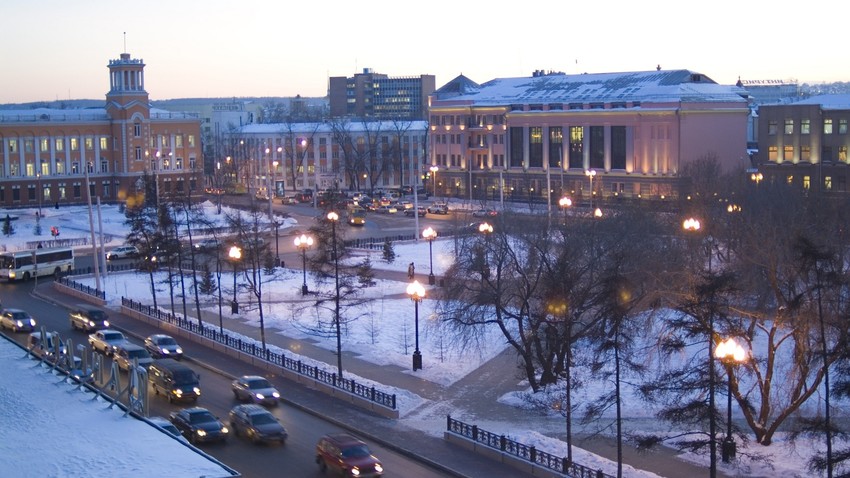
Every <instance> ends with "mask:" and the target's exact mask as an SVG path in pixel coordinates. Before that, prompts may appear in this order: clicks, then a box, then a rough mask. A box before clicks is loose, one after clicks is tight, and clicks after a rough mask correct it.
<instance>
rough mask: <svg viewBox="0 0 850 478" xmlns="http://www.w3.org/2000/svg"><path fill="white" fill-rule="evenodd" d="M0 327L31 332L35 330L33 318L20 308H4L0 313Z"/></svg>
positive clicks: (13, 330)
mask: <svg viewBox="0 0 850 478" xmlns="http://www.w3.org/2000/svg"><path fill="white" fill-rule="evenodd" d="M0 328H4V329H9V330H11V331H12V332H32V331H33V330H35V319H33V318H32V316H31V315H30V314H29V312H27V311H24V310H21V309H5V310H3V313H2V314H0Z"/></svg>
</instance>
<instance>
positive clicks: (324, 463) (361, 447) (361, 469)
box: [316, 433, 384, 478]
mask: <svg viewBox="0 0 850 478" xmlns="http://www.w3.org/2000/svg"><path fill="white" fill-rule="evenodd" d="M316 464H318V465H319V468H320V469H321V470H322V471H326V470H327V469H328V468H331V469H333V470H334V471H336V472H338V473H340V474H341V475H342V476H352V477H353V476H356V477H359V478H365V477H374V476H381V475H383V474H384V467H383V466H382V465H381V462H380V461H379V460H378V459H377V458H375V456H374V455H372V452H371V451H370V450H369V446H368V445H366V444H365V443H363V442H362V441H360V440H358V439H357V438H354V437H353V436H351V435H348V434H345V433H336V434H332V435H325V436H323V437H322V438H321V439H320V440H319V443H317V444H316Z"/></svg>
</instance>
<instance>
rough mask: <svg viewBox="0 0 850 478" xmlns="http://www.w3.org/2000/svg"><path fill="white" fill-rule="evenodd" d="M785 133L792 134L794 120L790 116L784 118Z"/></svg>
mask: <svg viewBox="0 0 850 478" xmlns="http://www.w3.org/2000/svg"><path fill="white" fill-rule="evenodd" d="M785 134H794V120H792V119H791V118H786V119H785Z"/></svg>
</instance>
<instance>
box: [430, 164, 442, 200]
mask: <svg viewBox="0 0 850 478" xmlns="http://www.w3.org/2000/svg"><path fill="white" fill-rule="evenodd" d="M428 169H429V170H430V171H431V182H433V183H434V197H437V171H439V170H440V168H438V167H437V166H431V167H430V168H428Z"/></svg>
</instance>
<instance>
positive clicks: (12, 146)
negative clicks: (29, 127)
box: [9, 139, 18, 153]
mask: <svg viewBox="0 0 850 478" xmlns="http://www.w3.org/2000/svg"><path fill="white" fill-rule="evenodd" d="M9 152H10V153H17V152H18V140H16V139H10V140H9Z"/></svg>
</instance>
